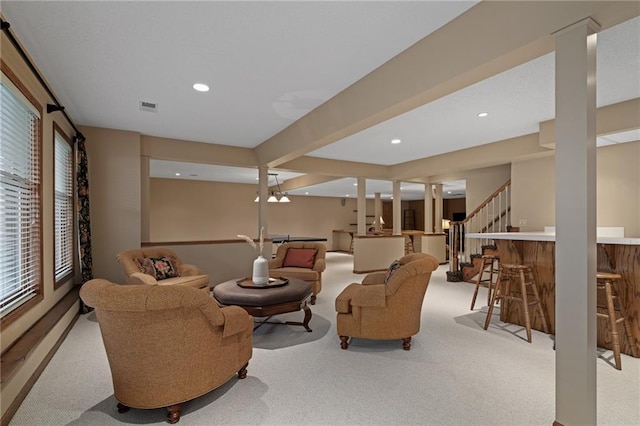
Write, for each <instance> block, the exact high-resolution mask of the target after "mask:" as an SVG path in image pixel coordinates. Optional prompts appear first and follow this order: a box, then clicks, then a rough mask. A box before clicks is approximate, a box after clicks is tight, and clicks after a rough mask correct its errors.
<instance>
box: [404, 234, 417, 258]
mask: <svg viewBox="0 0 640 426" xmlns="http://www.w3.org/2000/svg"><path fill="white" fill-rule="evenodd" d="M411 253H415V248H414V247H413V235H405V237H404V255H405V256H406V255H408V254H411Z"/></svg>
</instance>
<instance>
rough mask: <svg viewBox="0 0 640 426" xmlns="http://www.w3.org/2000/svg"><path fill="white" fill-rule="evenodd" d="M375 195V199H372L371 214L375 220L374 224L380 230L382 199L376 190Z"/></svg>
mask: <svg viewBox="0 0 640 426" xmlns="http://www.w3.org/2000/svg"><path fill="white" fill-rule="evenodd" d="M375 196H376V198H375V201H374V203H375V204H374V206H373V209H374V212H373V214H374V219H375V221H376V225H377V228H378V230H379V231H382V223H381V221H382V199H381V198H380V193H379V192H376V193H375Z"/></svg>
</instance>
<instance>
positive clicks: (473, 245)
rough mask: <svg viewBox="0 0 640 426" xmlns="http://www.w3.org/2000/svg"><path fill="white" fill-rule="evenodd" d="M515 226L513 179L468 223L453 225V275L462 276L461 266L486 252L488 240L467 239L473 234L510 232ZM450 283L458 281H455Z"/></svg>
mask: <svg viewBox="0 0 640 426" xmlns="http://www.w3.org/2000/svg"><path fill="white" fill-rule="evenodd" d="M510 226H511V179H509V180H508V181H506V182H505V183H504V184H502V186H501V187H500V188H498V189H497V190H496V191H495V192H494V193H493V194H491V195H490V196H489V197H487V199H486V200H484V201H483V202H482V203H481V204H480V205H479V206H478V207H477V208H476V209H475V210H474V211H473V212H471V213H470V214H469V215H467V217H466V218H464V220H461V221H458V222H451V223H450V224H449V276H450V277H451V276H453V275H456V274H458V273H459V271H460V264H461V263H465V262H470V261H471V255H472V254H479V253H481V252H482V246H483V245H486V244H487V243H488V241H489V240H488V239H480V238H478V239H476V238H473V239H467V238H466V237H465V235H466V234H469V233H485V232H506V231H507V229H508V227H510ZM450 281H454V279H451V280H450Z"/></svg>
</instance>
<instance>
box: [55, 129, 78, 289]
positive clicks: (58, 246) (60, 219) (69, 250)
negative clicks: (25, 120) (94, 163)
mask: <svg viewBox="0 0 640 426" xmlns="http://www.w3.org/2000/svg"><path fill="white" fill-rule="evenodd" d="M54 133H55V136H54V144H55V164H54V168H55V175H54V177H55V179H54V180H55V185H54V186H55V188H54V192H55V213H54V214H55V238H56V240H55V252H56V253H55V279H56V283H60V282H61V281H63V280H64V279H66V278H67V277H69V276H70V275H71V274H72V272H73V149H72V147H71V144H70V142H69V141H68V140H67V139H66V138H65V137H64V136H63V135H61V134H60V133H59V132H58V131H56V132H54Z"/></svg>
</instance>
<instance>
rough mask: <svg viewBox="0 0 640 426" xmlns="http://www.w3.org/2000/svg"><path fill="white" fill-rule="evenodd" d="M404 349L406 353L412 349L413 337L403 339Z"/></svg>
mask: <svg viewBox="0 0 640 426" xmlns="http://www.w3.org/2000/svg"><path fill="white" fill-rule="evenodd" d="M402 349H404V350H405V351H408V350H409V349H411V337H405V338H403V339H402Z"/></svg>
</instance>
